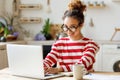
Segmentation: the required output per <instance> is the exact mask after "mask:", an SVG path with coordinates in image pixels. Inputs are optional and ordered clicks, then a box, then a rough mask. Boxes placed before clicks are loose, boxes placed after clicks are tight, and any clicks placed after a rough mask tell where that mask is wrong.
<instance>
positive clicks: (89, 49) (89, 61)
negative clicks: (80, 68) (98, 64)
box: [78, 41, 100, 71]
mask: <svg viewBox="0 0 120 80" xmlns="http://www.w3.org/2000/svg"><path fill="white" fill-rule="evenodd" d="M99 48H100V47H99V46H98V44H97V43H95V42H92V41H91V42H88V44H86V46H85V48H84V51H83V56H82V57H81V59H80V60H79V62H78V63H81V64H84V66H85V68H86V69H87V70H88V71H90V70H91V69H92V67H93V64H94V63H95V55H96V53H97V52H98V50H99Z"/></svg>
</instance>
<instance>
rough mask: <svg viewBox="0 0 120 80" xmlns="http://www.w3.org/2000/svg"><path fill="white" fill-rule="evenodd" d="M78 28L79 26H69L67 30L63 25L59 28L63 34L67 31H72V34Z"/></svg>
mask: <svg viewBox="0 0 120 80" xmlns="http://www.w3.org/2000/svg"><path fill="white" fill-rule="evenodd" d="M78 27H79V25H77V26H75V25H72V26H70V27H69V28H68V26H67V25H65V24H63V25H62V26H61V28H62V30H63V31H64V32H67V31H68V30H70V31H72V32H75V31H76V29H77V28H78Z"/></svg>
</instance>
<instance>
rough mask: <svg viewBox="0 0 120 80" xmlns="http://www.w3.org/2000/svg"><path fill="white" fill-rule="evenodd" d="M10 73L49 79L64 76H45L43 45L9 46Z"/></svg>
mask: <svg viewBox="0 0 120 80" xmlns="http://www.w3.org/2000/svg"><path fill="white" fill-rule="evenodd" d="M7 55H8V65H9V71H10V73H11V74H13V75H17V76H23V77H30V78H39V79H49V78H55V77H60V76H63V75H62V74H57V75H51V76H45V74H44V68H43V46H42V45H39V46H38V45H20V44H7Z"/></svg>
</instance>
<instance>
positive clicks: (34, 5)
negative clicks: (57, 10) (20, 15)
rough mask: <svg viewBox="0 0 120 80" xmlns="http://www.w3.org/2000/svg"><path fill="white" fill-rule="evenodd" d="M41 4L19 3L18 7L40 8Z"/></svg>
mask: <svg viewBox="0 0 120 80" xmlns="http://www.w3.org/2000/svg"><path fill="white" fill-rule="evenodd" d="M41 8H42V6H41V5H40V4H20V5H19V9H20V10H21V9H41Z"/></svg>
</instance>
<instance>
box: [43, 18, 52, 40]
mask: <svg viewBox="0 0 120 80" xmlns="http://www.w3.org/2000/svg"><path fill="white" fill-rule="evenodd" d="M50 25H51V23H50V19H49V18H48V19H47V20H45V24H44V26H43V30H42V31H41V32H42V34H44V36H45V38H46V40H51V39H52V36H51V35H50Z"/></svg>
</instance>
